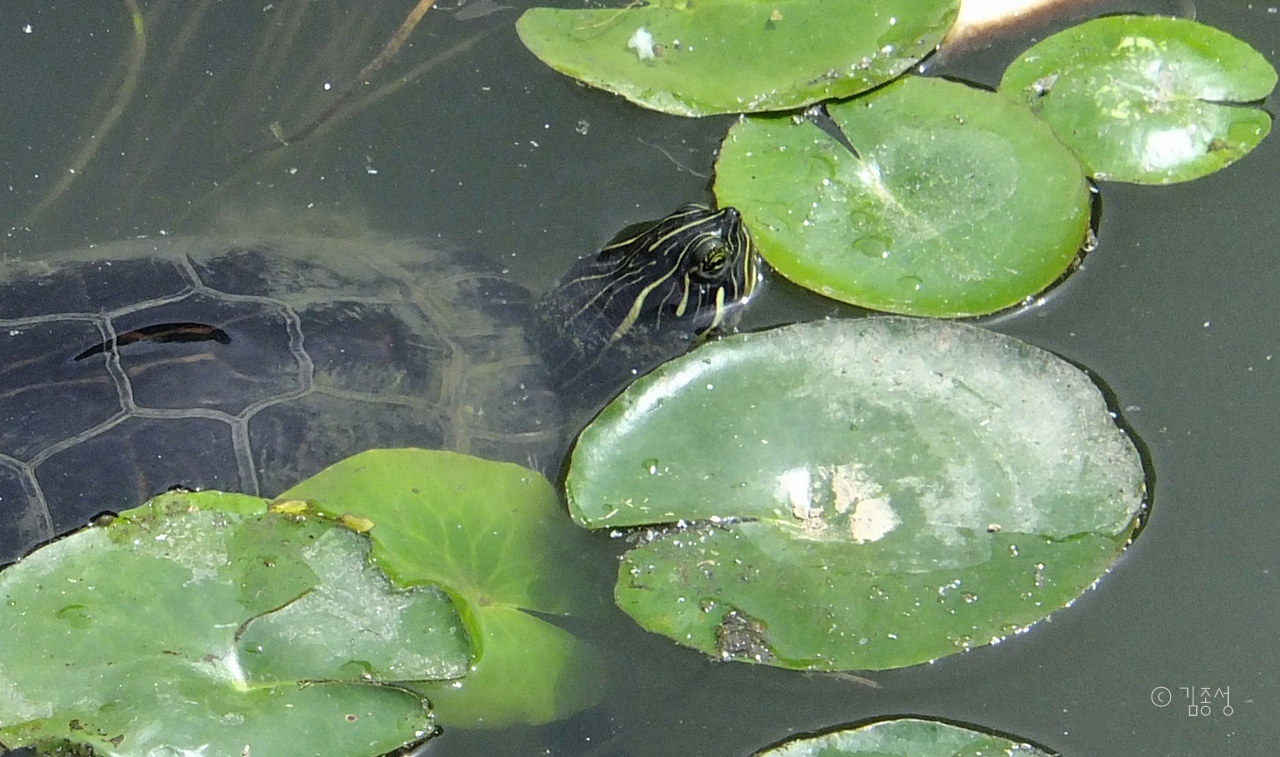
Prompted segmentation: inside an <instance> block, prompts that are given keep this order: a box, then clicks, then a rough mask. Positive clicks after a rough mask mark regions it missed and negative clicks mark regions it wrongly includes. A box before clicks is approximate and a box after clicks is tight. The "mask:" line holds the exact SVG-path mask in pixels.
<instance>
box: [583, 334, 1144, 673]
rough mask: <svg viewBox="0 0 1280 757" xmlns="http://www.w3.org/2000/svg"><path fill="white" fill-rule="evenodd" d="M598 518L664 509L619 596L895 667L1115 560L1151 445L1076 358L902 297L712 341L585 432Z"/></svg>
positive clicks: (977, 631) (663, 619) (612, 523)
mask: <svg viewBox="0 0 1280 757" xmlns="http://www.w3.org/2000/svg"><path fill="white" fill-rule="evenodd" d="M566 486H567V494H568V498H569V505H570V512H571V514H572V515H573V517H574V519H575V521H577V522H578V523H579V524H580V525H583V526H586V527H589V528H619V527H628V526H649V525H652V526H658V527H659V528H660V530H664V533H663V535H662V538H657V539H655V540H653V541H651V542H648V543H645V544H643V545H642V546H640V547H637V548H635V549H634V550H632V551H631V552H630V553H629V554H627V555H626V556H625V558H624V561H623V564H622V567H621V568H620V570H619V574H618V582H617V585H616V588H615V598H616V601H617V603H618V605H619V606H620V607H621V608H622V609H623V610H624V611H625V612H627V613H628V614H629V615H631V616H632V617H633V618H635V619H636V621H637V622H639V623H640V625H642V626H644V627H645V628H647V629H649V630H652V631H656V632H658V633H662V634H665V635H667V636H669V637H671V638H672V639H675V640H676V641H678V642H680V643H682V644H686V645H689V646H692V647H695V648H697V649H701V650H703V651H705V652H707V653H709V654H713V655H716V656H720V657H724V658H726V659H747V660H754V661H757V662H768V663H771V664H775V665H779V666H783V667H790V668H801V669H827V670H849V669H884V668H893V667H901V666H906V665H912V664H916V663H920V662H924V661H927V660H931V659H934V658H937V657H941V656H943V655H946V654H949V653H952V652H955V651H959V650H963V649H968V648H970V647H972V646H978V645H982V644H987V643H991V642H993V641H997V640H999V639H1001V638H1003V637H1005V636H1008V635H1010V634H1012V633H1016V632H1018V631H1020V630H1021V629H1024V628H1026V627H1027V626H1028V625H1030V624H1032V623H1034V622H1036V621H1037V620H1040V619H1042V618H1044V617H1045V616H1047V615H1048V614H1049V613H1051V612H1053V611H1054V610H1056V609H1058V608H1060V607H1063V606H1065V605H1066V604H1068V603H1070V602H1071V601H1072V600H1073V599H1075V598H1076V597H1077V596H1079V595H1080V593H1081V592H1083V591H1084V590H1085V589H1086V588H1088V587H1089V586H1090V585H1092V584H1093V583H1094V582H1095V581H1096V580H1097V579H1098V577H1099V576H1101V575H1102V574H1103V573H1105V572H1106V570H1107V569H1108V567H1109V566H1110V565H1111V563H1112V562H1113V561H1114V560H1115V558H1116V556H1117V555H1118V554H1119V553H1120V551H1121V550H1122V549H1123V547H1124V546H1125V545H1126V544H1127V542H1128V540H1129V538H1130V537H1131V535H1132V533H1133V531H1134V528H1135V527H1136V524H1137V519H1138V517H1139V514H1140V512H1141V510H1142V507H1143V501H1144V494H1145V482H1144V471H1143V465H1142V460H1141V457H1140V456H1139V454H1138V452H1137V450H1136V448H1135V446H1134V444H1133V443H1132V441H1131V440H1130V439H1129V437H1128V436H1127V435H1126V434H1125V432H1124V431H1122V430H1121V429H1120V428H1119V427H1117V426H1116V424H1115V422H1114V420H1113V419H1112V416H1111V414H1110V411H1109V410H1108V407H1107V404H1106V402H1105V400H1104V398H1103V395H1102V393H1101V391H1100V390H1099V389H1098V387H1097V386H1096V385H1095V384H1094V383H1093V382H1092V381H1091V380H1090V378H1089V377H1088V376H1087V375H1086V374H1085V373H1084V372H1082V371H1080V370H1079V369H1077V368H1075V367H1074V366H1072V365H1070V364H1069V363H1067V362H1065V361H1063V360H1061V359H1059V358H1057V357H1055V356H1054V355H1052V354H1050V353H1048V352H1045V351H1043V350H1040V349H1037V348H1035V347H1032V346H1030V345H1028V344H1024V343H1022V342H1019V341H1017V340H1015V339H1012V338H1010V337H1006V336H1002V335H1000V334H995V333H993V332H989V331H986V330H984V329H981V328H977V327H974V326H968V325H962V324H956V323H950V322H937V321H927V320H915V319H907V318H897V317H881V318H868V319H860V320H851V321H850V320H845V321H827V322H817V323H807V324H799V325H796V326H791V327H787V328H782V329H777V330H773V331H768V332H763V333H759V334H741V335H736V336H733V337H729V338H726V339H724V340H721V341H719V342H714V343H711V344H707V345H704V346H702V347H700V348H698V349H697V350H695V351H693V352H692V353H690V354H689V355H686V356H684V357H683V358H678V359H676V360H674V361H672V362H670V363H668V364H666V365H665V366H663V367H661V368H659V369H658V370H657V371H655V372H654V373H651V374H649V375H648V376H646V377H643V378H641V379H640V380H638V381H636V382H635V384H633V385H632V386H631V387H630V388H629V389H628V390H627V391H626V392H624V393H623V395H622V396H621V397H620V398H619V399H618V400H616V401H615V402H614V403H612V404H611V405H610V406H609V407H607V408H606V409H605V410H604V411H603V412H602V413H601V415H600V416H599V418H597V420H596V421H595V422H594V423H593V424H592V425H591V426H589V427H588V428H587V429H586V430H585V431H584V432H583V433H582V435H581V437H580V438H579V441H578V445H577V448H576V449H575V450H574V453H573V459H572V464H571V468H570V470H569V474H568V480H567V485H566Z"/></svg>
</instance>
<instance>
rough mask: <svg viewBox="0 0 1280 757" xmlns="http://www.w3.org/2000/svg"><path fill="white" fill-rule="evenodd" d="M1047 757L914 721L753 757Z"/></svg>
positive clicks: (997, 739)
mask: <svg viewBox="0 0 1280 757" xmlns="http://www.w3.org/2000/svg"><path fill="white" fill-rule="evenodd" d="M995 754H1002V755H1007V757H1051V755H1050V753H1049V752H1046V751H1044V750H1043V749H1040V748H1039V747H1036V746H1032V745H1031V744H1028V743H1026V742H1021V741H1013V740H1011V739H1008V738H1005V737H1003V736H994V735H991V734H987V733H982V732H980V731H974V730H970V729H968V728H964V727H961V726H958V725H951V724H950V723H942V722H938V721H936V720H919V719H916V718H896V719H894V720H881V721H879V722H875V723H870V724H868V725H863V726H859V727H857V728H849V729H845V730H840V731H833V732H831V733H826V734H823V735H821V736H806V737H803V738H798V739H794V740H792V741H788V742H787V743H785V744H783V745H781V746H777V747H774V748H772V749H766V750H765V751H763V752H757V753H756V755H755V757H846V756H847V757H859V756H862V757H977V756H978V755H995Z"/></svg>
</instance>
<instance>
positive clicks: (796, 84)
mask: <svg viewBox="0 0 1280 757" xmlns="http://www.w3.org/2000/svg"><path fill="white" fill-rule="evenodd" d="M958 7H959V2H958V0H910V1H909V2H897V3H890V2H876V3H870V2H857V3H850V2H842V3H819V2H812V1H811V0H770V1H769V2H765V0H697V2H689V0H665V1H663V2H657V3H653V4H650V5H640V6H628V7H626V8H617V9H613V8H609V9H594V10H560V9H553V8H532V9H530V10H528V11H526V12H525V13H524V14H523V15H522V16H521V17H520V20H519V21H518V22H517V23H516V31H517V32H519V34H520V39H521V41H523V42H524V44H525V46H526V47H528V48H529V50H530V51H532V52H533V54H534V55H536V56H538V58H539V59H541V60H542V61H543V62H544V63H546V64H547V65H549V66H551V67H552V68H554V69H556V70H557V71H560V72H561V73H564V74H567V75H569V76H572V77H574V78H575V79H579V80H581V81H584V82H586V83H587V84H591V85H593V86H596V87H600V88H601V89H605V90H608V91H610V92H613V93H615V94H618V95H621V96H623V97H625V98H627V99H628V100H631V101H632V102H634V103H637V104H638V105H642V106H644V107H646V108H652V109H654V110H659V111H662V112H664V113H671V114H673V115H679V116H705V115H712V114H717V113H741V112H760V111H769V110H785V109H789V108H795V107H799V106H802V105H807V104H809V103H813V102H817V101H819V100H824V99H827V98H832V97H849V96H851V95H855V94H857V93H859V92H864V91H866V90H868V89H871V88H872V87H875V86H877V85H879V84H882V83H884V82H886V81H889V80H890V79H892V78H894V77H895V76H898V75H899V74H901V73H902V72H904V71H906V70H907V69H908V68H910V67H911V66H912V65H914V64H915V63H916V62H917V61H919V60H920V59H921V58H923V57H924V56H925V55H927V54H928V53H930V52H932V51H933V49H934V48H935V47H937V45H938V43H939V42H940V41H941V40H942V37H943V36H944V35H945V34H946V32H947V30H948V29H949V28H950V27H951V23H952V22H953V21H954V20H955V17H956V13H957V9H958Z"/></svg>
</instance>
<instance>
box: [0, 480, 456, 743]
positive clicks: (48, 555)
mask: <svg viewBox="0 0 1280 757" xmlns="http://www.w3.org/2000/svg"><path fill="white" fill-rule="evenodd" d="M249 513H254V514H249ZM368 549H369V544H368V540H367V539H365V538H364V537H362V536H360V535H358V534H356V533H354V532H352V531H349V530H348V529H345V528H342V527H338V526H335V525H334V524H333V523H331V522H329V521H325V520H323V519H319V518H316V517H314V516H311V517H305V518H295V517H291V516H288V515H284V514H280V513H267V511H266V503H265V501H264V500H260V499H256V498H252V497H244V496H238V495H222V494H220V493H217V492H213V493H202V494H193V493H171V494H168V495H165V496H162V497H159V498H157V499H155V500H152V501H151V502H150V503H148V504H147V505H144V506H143V507H141V508H137V509H135V510H130V511H127V512H125V513H123V514H121V516H120V517H119V518H117V519H116V520H114V521H113V522H112V523H110V524H109V525H106V526H102V527H94V528H89V529H86V530H84V531H81V532H78V533H76V534H72V535H71V536H68V537H67V538H65V539H62V540H60V541H57V542H54V543H52V544H50V545H48V546H46V547H44V548H42V549H39V550H37V551H36V552H34V553H32V554H31V555H29V556H28V557H26V558H24V559H23V560H22V561H20V562H19V563H17V564H15V565H14V566H12V567H10V568H7V569H6V570H4V571H3V572H0V636H2V637H3V638H4V639H5V643H4V645H3V646H2V647H0V742H3V743H4V744H6V745H9V746H20V745H28V744H33V743H41V742H50V741H63V740H65V741H70V742H72V743H75V744H81V745H87V746H90V747H92V749H93V750H94V751H95V752H96V753H97V754H99V755H155V754H178V753H190V754H194V753H199V752H201V751H204V752H207V753H209V754H243V753H245V752H246V751H249V752H253V753H257V754H272V753H283V752H289V753H294V752H305V753H307V754H324V755H335V757H346V756H347V755H359V754H368V755H376V754H382V753H385V752H387V751H390V750H392V749H396V748H398V747H400V746H403V745H406V744H409V743H412V742H413V741H415V740H418V739H420V738H421V737H422V736H423V735H424V734H425V733H428V732H429V731H430V728H431V722H432V721H431V717H430V714H429V712H428V710H427V705H426V702H425V701H423V699H422V698H421V696H419V695H416V694H414V693H413V692H410V691H408V690H406V689H403V688H400V687H396V686H391V685H380V682H387V681H391V680H394V679H396V678H397V677H399V676H400V675H406V676H408V677H423V676H434V675H439V676H441V677H457V676H459V675H462V674H464V673H465V672H466V664H467V661H468V657H469V646H468V644H467V641H466V638H465V636H464V635H463V634H462V633H461V632H460V631H461V628H460V626H461V624H460V622H459V621H458V619H457V616H456V615H455V614H454V612H453V609H452V605H451V603H450V601H449V599H448V597H446V596H445V595H444V594H443V593H442V592H439V591H437V590H433V589H415V590H412V591H408V592H405V591H395V590H392V589H391V587H390V585H389V583H388V582H387V580H386V578H385V577H381V576H378V575H376V574H370V573H369V571H368V570H367V559H366V558H367V553H368ZM313 596H316V597H318V596H325V597H329V598H332V599H337V600H338V602H337V604H335V605H334V606H333V607H332V608H331V609H333V610H334V611H335V612H337V613H339V614H340V617H332V618H329V619H327V620H326V621H325V624H324V630H325V633H324V634H323V635H320V636H317V635H315V634H313V633H312V631H313V630H314V628H313V625H312V624H313V623H315V621H316V616H315V615H314V614H310V615H308V614H302V615H298V614H295V613H294V612H293V609H294V608H295V607H296V606H298V605H299V604H303V603H305V602H307V601H308V600H309V599H310V598H311V597H313ZM371 624H372V627H371ZM246 637H248V638H257V639H258V640H259V643H258V644H247V643H246V641H245V639H246ZM374 637H378V638H374ZM263 642H265V643H263ZM366 642H368V643H369V647H368V648H365V647H363V646H361V645H362V644H364V643H366ZM401 649H411V650H413V656H412V657H411V658H409V659H405V658H404V657H403V655H400V656H397V655H396V654H394V652H395V651H396V650H401Z"/></svg>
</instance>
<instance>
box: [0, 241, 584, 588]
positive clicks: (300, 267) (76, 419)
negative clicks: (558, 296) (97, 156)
mask: <svg viewBox="0 0 1280 757" xmlns="http://www.w3.org/2000/svg"><path fill="white" fill-rule="evenodd" d="M532 304H533V303H532V298H531V295H530V293H529V292H528V291H527V290H526V289H524V288H522V287H520V286H519V285H517V284H515V283H513V282H511V281H509V280H507V279H504V278H502V277H501V276H498V275H496V274H493V273H488V272H484V271H480V270H476V269H474V268H472V267H468V266H466V265H463V264H461V263H460V262H458V261H457V260H455V259H453V258H452V257H450V256H448V255H446V254H442V253H440V252H438V251H434V250H430V249H426V248H423V247H420V246H417V245H414V244H412V243H403V242H392V241H369V240H336V239H294V238H289V239H272V240H267V241H254V242H247V241H237V240H228V239H213V238H199V237H196V238H187V239H175V240H162V241H145V242H143V241H138V242H131V243H124V244H118V245H112V246H107V247H99V248H95V249H92V250H83V251H76V252H74V253H69V254H64V255H56V256H53V257H51V258H47V259H45V260H42V261H41V262H39V263H16V262H13V261H0V523H4V524H5V525H4V527H3V528H0V565H3V564H4V563H6V562H10V561H12V560H14V559H16V558H17V557H19V556H20V555H21V554H23V553H24V552H26V551H27V550H29V549H30V548H31V547H33V546H34V545H36V544H38V543H40V542H43V541H45V540H48V539H50V538H52V537H54V536H56V535H58V534H61V533H64V532H66V531H69V530H72V529H74V528H76V527H79V526H81V525H83V524H85V523H87V522H88V521H89V520H90V519H92V518H93V517H94V516H96V515H97V514H100V513H102V512H105V511H119V510H122V509H126V508H129V507H134V506H136V505H138V504H140V503H141V502H143V501H144V500H145V499H147V498H148V497H150V496H153V495H154V494H156V493H158V492H161V491H164V490H165V489H168V488H171V487H175V486H183V487H188V488H192V489H204V488H212V489H221V490H228V491H241V492H245V493H250V494H257V495H261V496H268V497H269V496H274V495H276V494H278V493H279V492H281V491H283V490H285V489H286V488H288V487H289V486H291V485H293V484H294V483H296V482H298V481H300V480H301V479H303V478H306V477H307V476H310V475H312V474H313V473H315V472H317V471H319V470H320V469H322V468H324V467H325V466H328V465H330V464H332V463H334V462H336V461H338V460H340V459H342V458H344V457H346V456H348V455H351V454H354V453H356V452H359V451H362V450H365V449H371V448H377V447H398V446H417V447H429V448H446V449H453V450H457V451H460V452H467V453H470V454H474V455H478V456H480V457H485V458H489V459H494V460H504V461H509V462H516V463H520V464H524V465H531V466H533V467H535V468H537V467H546V466H548V465H550V466H551V467H554V465H555V462H556V461H555V460H554V457H555V454H556V451H557V448H558V446H559V444H560V426H561V416H560V412H559V408H558V406H557V402H556V398H555V396H554V394H553V393H552V392H551V391H550V390H549V388H548V385H547V381H546V375H545V373H546V372H545V368H544V366H543V365H542V363H541V361H540V360H538V358H537V357H535V356H534V355H533V354H532V353H531V352H530V350H529V348H528V346H527V343H526V340H525V338H524V329H525V325H526V324H528V323H529V319H530V313H531V309H532Z"/></svg>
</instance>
